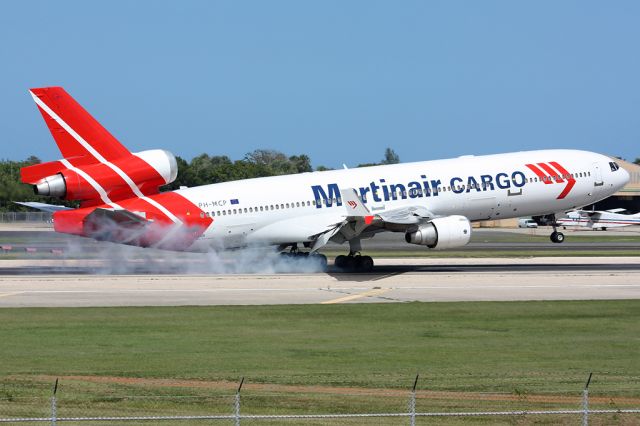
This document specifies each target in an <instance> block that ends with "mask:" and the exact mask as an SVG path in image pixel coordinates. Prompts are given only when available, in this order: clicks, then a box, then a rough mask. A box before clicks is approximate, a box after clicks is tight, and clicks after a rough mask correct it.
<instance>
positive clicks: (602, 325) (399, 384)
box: [0, 300, 640, 424]
mask: <svg viewBox="0 0 640 426" xmlns="http://www.w3.org/2000/svg"><path fill="white" fill-rule="evenodd" d="M638 324H640V301H634V300H629V301H578V302H495V303H407V304H354V305H297V306H247V307H242V306H239V307H171V308H163V307H153V308H69V309H67V308H64V309H31V308H29V309H3V310H0V342H1V345H0V360H2V362H0V417H2V414H3V410H5V411H7V410H9V411H11V412H12V413H22V414H23V415H29V413H31V414H32V415H33V414H34V413H35V414H37V413H38V410H40V411H42V410H43V406H42V404H40V405H38V406H37V407H34V406H32V405H29V403H27V402H21V401H28V400H25V399H22V398H24V397H39V398H43V397H45V396H48V395H49V394H50V388H51V385H52V382H53V377H63V379H62V381H61V385H60V398H61V404H62V405H63V406H64V407H65V408H64V409H65V410H68V413H69V414H70V415H71V414H73V415H80V412H82V413H85V415H86V414H87V413H92V414H108V413H111V414H113V413H114V412H115V413H116V414H119V415H123V414H136V413H137V414H168V413H169V414H171V413H173V414H175V413H182V414H185V413H186V414H202V413H205V412H209V413H210V412H211V410H214V411H215V412H222V413H228V412H230V410H231V407H232V404H231V402H232V400H231V399H230V398H229V395H230V394H232V393H233V391H232V390H229V389H219V388H216V386H211V387H208V386H190V385H189V384H185V385H180V386H178V387H175V386H165V385H163V384H157V383H155V384H154V383H147V382H143V383H140V384H136V383H115V382H108V381H107V382H105V383H95V382H91V381H86V380H72V379H67V378H64V377H65V376H73V375H89V376H96V375H97V376H105V377H112V376H117V377H132V378H169V379H189V380H197V381H200V382H204V381H218V380H229V381H234V382H235V381H238V380H239V378H240V377H242V376H245V377H246V378H247V383H248V384H256V383H267V384H274V385H302V386H326V387H334V386H339V387H355V388H365V389H366V388H371V389H374V390H376V392H377V389H381V388H382V389H404V390H406V389H408V388H409V387H410V386H411V384H412V380H413V378H414V376H415V374H416V372H419V373H420V375H421V377H422V378H421V380H420V382H419V386H418V388H419V389H420V390H429V391H455V392H502V393H506V394H511V395H517V396H518V400H517V401H510V402H508V401H502V400H500V401H495V402H491V401H477V400H475V399H474V397H472V398H470V399H469V398H463V400H460V401H459V400H457V399H456V398H450V399H447V398H441V399H435V400H431V399H424V400H419V401H418V402H419V409H422V410H432V411H438V410H471V409H480V410H491V409H509V408H512V409H527V408H529V409H532V408H538V409H539V408H541V407H547V408H554V407H566V406H567V403H566V402H564V403H558V404H555V403H553V402H549V401H547V402H543V403H535V404H534V403H532V402H531V401H528V399H527V396H528V395H534V394H535V395H540V394H541V395H545V394H553V395H556V394H557V395H571V396H575V404H573V403H572V404H570V407H574V406H576V407H577V406H579V396H580V391H581V389H582V386H583V383H584V380H585V379H586V377H587V374H588V373H589V372H591V371H593V372H594V379H593V381H592V384H591V389H592V393H593V394H594V395H606V396H607V397H611V398H615V397H620V396H623V397H627V398H640V363H638V360H639V359H640V334H639V333H638ZM123 395H129V396H130V395H134V396H135V395H146V396H153V397H155V398H158V397H163V398H164V399H162V398H160V399H153V398H147V399H133V398H123V397H122V396H123ZM175 395H183V396H189V397H190V398H195V399H181V398H175V397H173V396H175ZM243 395H244V396H243V398H244V403H245V405H244V407H245V408H244V411H245V412H252V413H265V412H270V413H274V412H277V413H283V412H286V413H291V412H297V413H300V412H307V413H309V412H366V411H371V412H373V411H379V410H392V411H396V412H399V411H402V410H403V409H405V407H406V396H404V394H401V395H400V396H384V397H382V396H362V395H352V394H348V395H341V394H340V392H336V393H335V394H331V393H329V394H327V393H326V392H316V391H314V389H313V388H301V389H300V390H299V391H295V392H294V391H291V390H290V389H289V390H287V389H284V390H283V389H279V388H277V387H276V388H275V389H261V390H251V389H250V388H249V389H248V390H245V391H244V392H243ZM167 396H172V397H171V398H167ZM520 397H521V398H520ZM3 401H4V406H3ZM43 401H44V400H43ZM9 403H10V404H9ZM532 404H533V405H532ZM6 407H10V409H9V408H6ZM44 410H45V411H46V404H45V407H44ZM61 415H62V414H61ZM495 420H496V419H493V420H492V419H488V420H487V421H488V422H489V423H492V422H493V421H495ZM336 424H337V423H336ZM354 424H356V423H354ZM361 424H366V422H364V423H361Z"/></svg>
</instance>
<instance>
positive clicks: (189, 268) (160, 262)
mask: <svg viewBox="0 0 640 426" xmlns="http://www.w3.org/2000/svg"><path fill="white" fill-rule="evenodd" d="M66 241H67V243H66V249H65V250H64V259H65V260H67V262H66V265H67V266H71V265H77V264H78V260H79V259H83V260H84V261H83V262H81V263H82V265H83V267H84V268H85V269H88V271H89V272H91V273H96V274H105V275H127V274H281V273H317V272H323V271H324V270H325V268H324V266H323V264H322V262H321V261H320V259H318V258H317V257H315V256H290V255H282V254H280V253H278V252H277V251H276V250H275V249H274V248H273V247H266V246H265V247H245V248H242V249H235V250H223V249H215V248H211V249H209V250H208V251H206V252H178V251H169V250H162V249H155V248H143V247H135V246H129V245H124V244H118V243H111V242H105V241H95V240H92V239H90V238H82V237H75V236H68V237H67V238H66Z"/></svg>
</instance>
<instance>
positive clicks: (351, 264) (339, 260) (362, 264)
mask: <svg viewBox="0 0 640 426" xmlns="http://www.w3.org/2000/svg"><path fill="white" fill-rule="evenodd" d="M334 265H335V267H336V268H339V269H342V270H343V271H344V272H371V271H372V270H373V259H372V258H371V256H360V255H356V256H354V255H349V256H343V255H340V256H337V257H336V260H335V261H334Z"/></svg>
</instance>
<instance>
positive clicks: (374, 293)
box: [320, 288, 391, 305]
mask: <svg viewBox="0 0 640 426" xmlns="http://www.w3.org/2000/svg"><path fill="white" fill-rule="evenodd" d="M389 290H391V289H390V288H375V289H373V290H369V291H365V292H364V293H358V294H351V295H349V296H345V297H340V298H339V299H333V300H327V301H326V302H320V304H322V305H329V304H333V303H342V302H349V301H351V300H356V299H361V298H363V297H371V296H379V295H381V294H383V293H386V292H388V291H389Z"/></svg>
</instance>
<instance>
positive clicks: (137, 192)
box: [30, 92, 182, 223]
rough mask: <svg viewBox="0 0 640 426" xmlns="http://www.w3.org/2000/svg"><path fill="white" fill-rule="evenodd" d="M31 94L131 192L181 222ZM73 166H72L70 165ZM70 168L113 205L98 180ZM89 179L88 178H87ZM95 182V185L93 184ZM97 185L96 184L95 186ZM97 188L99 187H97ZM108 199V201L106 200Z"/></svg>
mask: <svg viewBox="0 0 640 426" xmlns="http://www.w3.org/2000/svg"><path fill="white" fill-rule="evenodd" d="M30 93H31V96H32V97H33V100H34V101H35V103H36V104H37V105H38V106H39V107H40V108H42V109H43V110H44V111H45V112H46V113H47V114H48V115H49V116H50V117H51V118H52V119H54V120H55V121H56V122H57V123H58V124H59V125H60V126H62V128H63V129H64V130H66V131H67V132H68V133H69V134H70V135H71V136H73V138H74V139H75V140H76V141H78V143H80V145H82V146H83V147H84V148H85V149H86V150H87V151H88V152H89V153H90V154H91V155H92V156H93V157H94V158H95V159H96V160H98V161H99V162H100V163H102V164H104V165H106V166H108V167H109V168H110V169H111V170H113V171H114V172H116V173H117V174H118V175H119V176H120V177H121V178H122V179H123V180H124V181H125V182H126V183H127V185H129V187H130V188H131V191H133V193H134V194H135V195H136V196H137V197H139V198H141V199H143V200H145V201H146V202H148V203H149V204H152V205H153V206H154V207H156V208H157V209H159V210H161V211H162V212H163V213H164V214H166V215H167V217H169V218H170V219H171V220H172V221H173V222H176V223H182V221H181V220H180V219H178V217H176V215H174V214H173V213H171V212H170V211H169V210H167V209H166V208H165V207H164V206H162V205H160V204H159V203H158V202H157V201H155V200H153V199H151V198H149V197H147V196H145V195H144V194H143V193H142V192H141V191H140V188H138V186H137V185H136V184H135V183H134V182H133V180H131V178H130V177H129V176H128V175H127V174H126V173H125V172H123V171H122V169H120V168H119V167H118V166H116V165H115V164H113V163H111V162H110V161H108V160H107V159H106V158H104V157H103V156H102V155H101V154H100V153H99V152H98V151H96V150H95V148H93V147H92V146H91V145H90V144H89V143H88V142H87V141H85V140H84V139H83V138H82V136H80V135H79V134H78V133H77V132H76V131H75V130H73V129H72V128H71V126H69V125H68V124H67V123H66V122H65V121H64V120H63V119H62V118H61V117H60V116H59V115H58V114H56V113H55V112H54V111H53V110H52V109H51V108H49V107H48V106H47V104H45V103H44V102H43V101H42V100H41V99H40V98H38V97H37V96H36V95H35V94H34V93H33V92H30ZM65 162H66V164H65V165H67V164H68V165H69V166H71V163H69V162H68V161H67V160H63V163H65ZM71 167H73V166H71ZM72 170H74V171H75V172H77V173H78V174H80V175H81V176H82V177H84V178H85V179H86V180H87V181H88V182H90V183H91V186H93V187H94V189H95V190H96V191H98V193H99V194H100V198H101V199H102V201H103V202H105V203H106V204H109V205H113V204H114V203H112V201H111V200H109V197H108V196H107V193H106V191H105V190H104V188H102V186H100V185H99V184H98V182H96V181H95V180H94V179H93V178H91V177H90V176H89V175H88V174H87V173H85V172H83V171H81V170H80V169H77V168H75V167H74V168H73V169H72ZM89 179H90V180H89ZM94 184H95V185H94ZM96 185H97V186H96ZM98 188H99V189H98ZM107 200H108V201H107Z"/></svg>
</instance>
